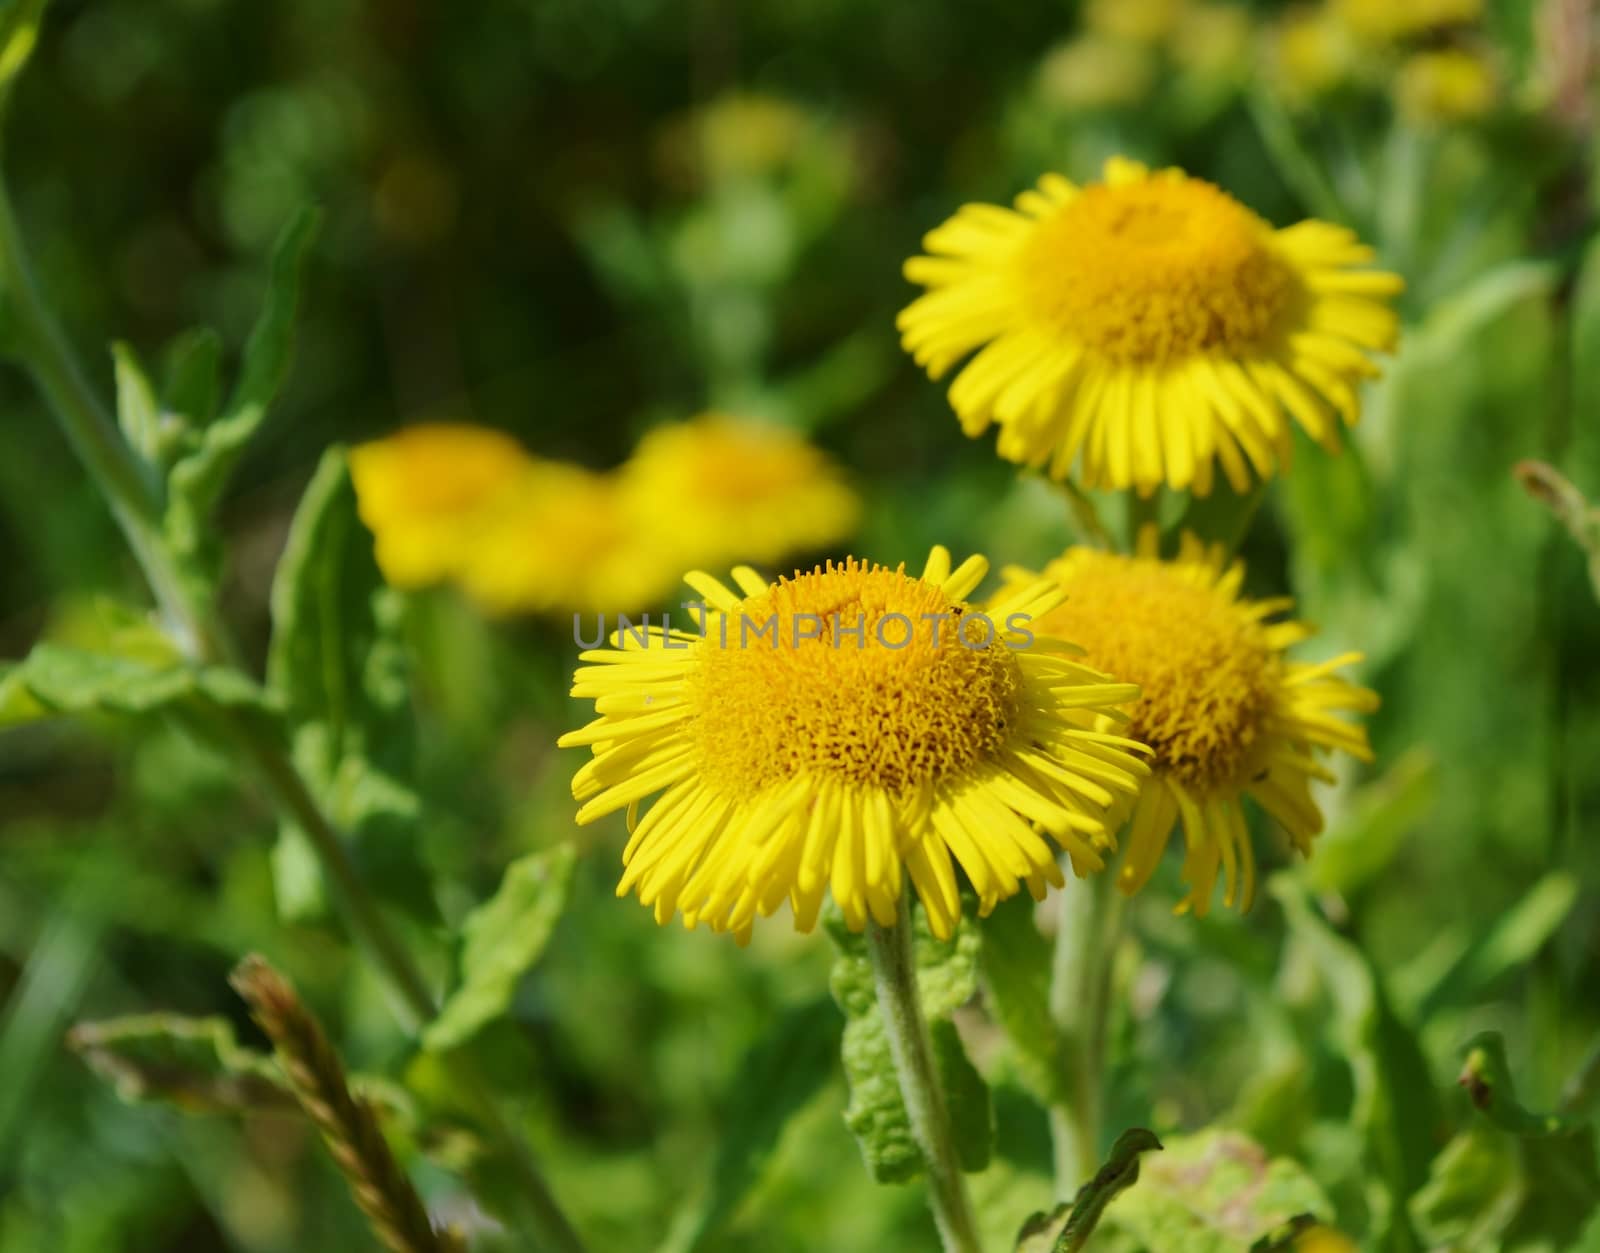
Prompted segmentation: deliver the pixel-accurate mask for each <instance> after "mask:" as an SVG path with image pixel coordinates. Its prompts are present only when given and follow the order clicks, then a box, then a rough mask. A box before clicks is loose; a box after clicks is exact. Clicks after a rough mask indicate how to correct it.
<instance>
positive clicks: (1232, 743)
mask: <svg viewBox="0 0 1600 1253" xmlns="http://www.w3.org/2000/svg"><path fill="white" fill-rule="evenodd" d="M1158 540H1159V536H1158V532H1157V531H1156V530H1155V528H1154V527H1147V528H1146V529H1145V530H1144V531H1143V532H1142V533H1141V535H1140V537H1139V545H1138V551H1137V553H1136V555H1134V556H1132V557H1126V556H1119V555H1116V554H1111V553H1105V552H1099V551H1096V550H1093V549H1087V548H1072V549H1068V550H1067V552H1066V553H1065V555H1063V556H1062V557H1060V558H1058V559H1056V560H1055V561H1053V562H1051V563H1050V564H1049V565H1048V566H1046V567H1045V569H1044V572H1043V575H1044V577H1045V578H1048V579H1051V580H1053V581H1055V582H1056V583H1058V584H1059V585H1060V586H1061V588H1062V589H1063V590H1064V591H1065V592H1066V595H1067V599H1066V602H1065V603H1064V604H1063V605H1061V606H1060V607H1059V608H1058V609H1056V610H1054V611H1053V612H1051V613H1048V614H1046V615H1045V616H1043V617H1042V618H1040V620H1039V622H1038V628H1037V629H1039V630H1041V631H1052V632H1056V633H1059V634H1063V635H1066V636H1069V637H1070V638H1071V639H1072V640H1073V641H1074V642H1076V643H1078V644H1081V645H1082V646H1083V648H1084V650H1085V658H1084V659H1085V661H1087V662H1088V663H1089V664H1090V665H1093V666H1095V667H1097V668H1101V669H1105V670H1107V671H1109V672H1110V673H1113V674H1116V675H1117V676H1118V677H1120V678H1125V679H1128V680H1129V681H1131V682H1134V683H1137V684H1138V685H1139V688H1140V696H1139V699H1138V700H1137V701H1136V702H1134V703H1133V704H1132V705H1130V706H1128V707H1127V712H1128V717H1129V721H1128V723H1127V725H1126V728H1125V731H1126V733H1127V734H1128V735H1130V736H1132V737H1133V738H1135V739H1138V740H1140V741H1142V742H1143V743H1145V744H1147V745H1149V746H1150V748H1151V749H1152V750H1153V751H1154V759H1153V762H1152V774H1151V776H1150V779H1149V781H1148V783H1147V784H1146V785H1145V786H1144V787H1143V788H1142V789H1141V791H1140V794H1139V798H1138V803H1137V804H1136V805H1135V806H1134V808H1133V812H1132V815H1131V818H1130V821H1129V829H1128V836H1127V852H1126V855H1125V857H1124V860H1123V865H1122V870H1121V873H1120V876H1119V882H1120V885H1121V887H1122V889H1123V891H1125V892H1128V893H1132V892H1135V891H1137V890H1138V889H1139V888H1141V887H1143V886H1144V884H1145V883H1146V882H1147V881H1148V880H1149V878H1150V876H1151V874H1152V873H1153V872H1154V870H1155V868H1156V865H1157V863H1158V862H1159V861H1160V859H1161V854H1162V852H1163V851H1164V850H1165V848H1166V846H1167V840H1168V837H1169V836H1170V835H1171V834H1172V829H1173V827H1174V826H1175V825H1176V824H1177V823H1178V821H1179V820H1180V819H1181V820H1182V823H1183V833H1184V840H1185V844H1186V848H1187V852H1186V855H1185V857H1184V863H1183V878H1184V881H1185V882H1186V883H1187V884H1188V885H1189V889H1190V890H1189V895H1188V897H1187V898H1186V899H1185V900H1184V901H1183V903H1182V904H1181V905H1180V907H1179V908H1180V909H1189V908H1192V909H1193V910H1194V911H1195V913H1196V914H1199V915H1204V914H1205V913H1206V911H1207V910H1208V908H1209V907H1210V903H1211V896H1212V892H1213V889H1214V887H1215V885H1216V881H1217V876H1218V872H1219V871H1220V872H1221V874H1222V876H1223V879H1224V884H1225V890H1224V895H1223V900H1224V903H1225V904H1227V905H1229V906H1232V905H1235V904H1238V905H1239V906H1240V908H1244V909H1247V908H1249V905H1250V901H1251V898H1252V896H1253V894H1254V890H1255V855H1254V853H1253V851H1252V849H1251V845H1250V837H1249V833H1248V831H1247V829H1246V826H1245V817H1244V810H1243V807H1242V805H1241V801H1242V800H1243V798H1244V797H1245V796H1250V797H1253V798H1254V799H1255V801H1256V803H1257V804H1259V805H1260V806H1261V807H1262V808H1263V809H1265V810H1266V811H1267V813H1269V814H1270V815H1271V816H1272V817H1273V818H1275V819H1277V821H1278V822H1279V823H1280V824H1281V825H1282V826H1283V828H1284V830H1285V831H1286V832H1287V833H1288V835H1289V840H1290V842H1291V844H1292V845H1293V847H1294V848H1295V850H1296V851H1298V852H1300V853H1305V854H1309V853H1310V851H1311V841H1312V838H1313V837H1314V836H1315V835H1317V833H1318V832H1319V831H1321V829H1322V814H1321V811H1320V810H1319V809H1318V808H1317V805H1316V802H1315V801H1314V800H1313V799H1312V797H1311V783H1312V781H1313V780H1324V781H1331V780H1332V778H1333V776H1332V775H1331V774H1330V773H1329V772H1328V770H1327V767H1326V766H1325V765H1323V764H1322V762H1321V761H1320V760H1318V757H1317V752H1318V750H1326V749H1341V750H1343V751H1344V752H1347V753H1349V754H1351V755H1352V756H1354V757H1357V758H1359V759H1361V760H1362V761H1370V760H1371V752H1370V750H1369V749H1368V747H1367V737H1366V732H1365V730H1364V729H1363V728H1362V727H1361V726H1359V725H1358V724H1356V723H1353V722H1349V721H1346V720H1344V719H1343V718H1340V717H1337V716H1336V714H1337V713H1338V712H1339V711H1356V712H1363V713H1365V712H1370V711H1372V710H1374V709H1376V708H1377V705H1378V699H1377V697H1376V695H1375V694H1374V693H1372V692H1370V691H1368V690H1367V689H1366V688H1363V687H1358V686H1357V685H1356V684H1354V683H1351V682H1350V681H1349V680H1347V679H1345V678H1343V677H1341V676H1340V675H1339V674H1338V673H1337V671H1338V670H1339V669H1340V668H1341V667H1343V666H1345V665H1348V664H1351V663H1353V662H1356V661H1358V660H1359V659H1360V658H1359V655H1358V654H1355V653H1349V654H1346V655H1344V656H1340V657H1334V658H1332V659H1331V660H1328V661H1323V662H1318V663H1315V664H1307V663H1303V662H1296V661H1290V660H1288V659H1287V658H1286V657H1285V656H1284V651H1285V650H1286V649H1287V648H1288V647H1289V646H1290V645H1292V644H1296V643H1299V642H1300V641H1302V640H1305V639H1308V638H1309V637H1310V636H1311V635H1312V634H1313V632H1312V629H1311V628H1310V627H1308V626H1306V625H1305V624H1303V623H1300V622H1295V621H1272V619H1273V618H1275V617H1276V616H1277V615H1279V614H1281V613H1283V612H1284V611H1286V610H1288V609H1289V608H1291V607H1292V605H1293V601H1291V600H1290V599H1288V598H1286V597H1285V598H1278V599H1272V600H1246V599H1243V598H1241V597H1240V596H1239V586H1240V584H1241V582H1242V581H1243V579H1244V567H1243V564H1242V563H1240V562H1237V561H1235V562H1232V563H1229V562H1228V561H1227V559H1226V558H1225V556H1224V554H1223V550H1222V549H1221V547H1220V546H1218V547H1214V548H1207V547H1206V546H1205V545H1204V544H1202V543H1201V542H1200V541H1199V540H1197V539H1195V538H1194V537H1193V536H1190V535H1185V536H1184V537H1183V540H1182V545H1181V549H1180V552H1179V555H1178V556H1177V558H1176V559H1174V560H1171V561H1164V560H1162V559H1161V557H1160V555H1159V553H1158V551H1157V544H1158ZM1038 577H1039V576H1038V575H1034V574H1032V573H1030V572H1028V571H1026V570H1009V571H1007V586H1008V587H1022V586H1027V585H1030V584H1031V583H1033V582H1034V581H1035V580H1036V579H1037V578H1038ZM1002 594H1003V593H1002Z"/></svg>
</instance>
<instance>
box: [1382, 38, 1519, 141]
mask: <svg viewBox="0 0 1600 1253" xmlns="http://www.w3.org/2000/svg"><path fill="white" fill-rule="evenodd" d="M1395 99H1396V101H1397V103H1398V104H1399V106H1400V111H1401V112H1402V113H1404V114H1405V115H1406V116H1407V117H1408V118H1410V119H1411V120H1412V121H1413V122H1417V123H1421V124H1423V125H1429V124H1438V123H1441V122H1444V123H1448V122H1462V121H1467V120H1469V119H1472V118H1479V117H1483V116H1484V115H1485V114H1486V113H1488V112H1489V110H1490V109H1492V108H1493V107H1494V99H1495V76H1494V70H1493V69H1492V68H1491V66H1490V65H1489V63H1488V61H1487V60H1485V59H1484V58H1483V57H1482V56H1479V55H1477V54H1476V53H1472V52H1468V51H1466V50H1464V49H1461V48H1441V49H1439V50H1437V51H1434V52H1418V53H1415V54H1414V55H1412V56H1410V57H1408V58H1406V62H1405V64H1404V65H1402V66H1401V67H1400V74H1399V77H1398V78H1397V79H1396V80H1395Z"/></svg>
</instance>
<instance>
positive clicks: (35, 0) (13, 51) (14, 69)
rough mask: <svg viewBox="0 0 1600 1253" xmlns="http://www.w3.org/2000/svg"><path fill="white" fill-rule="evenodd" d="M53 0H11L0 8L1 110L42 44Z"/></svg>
mask: <svg viewBox="0 0 1600 1253" xmlns="http://www.w3.org/2000/svg"><path fill="white" fill-rule="evenodd" d="M48 3H49V0H10V2H9V3H8V4H6V5H5V6H4V7H3V8H0V110H3V109H4V108H5V105H6V103H7V101H8V100H9V99H10V96H11V88H12V86H13V84H14V83H15V82H16V80H17V76H18V75H19V74H21V73H22V71H23V69H24V68H25V67H26V66H27V64H28V58H29V57H31V56H32V55H33V49H34V45H35V44H37V43H38V42H39V24H40V23H41V22H42V21H43V20H44V11H45V7H46V6H47V5H48Z"/></svg>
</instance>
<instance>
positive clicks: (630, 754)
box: [561, 548, 1147, 943]
mask: <svg viewBox="0 0 1600 1253" xmlns="http://www.w3.org/2000/svg"><path fill="white" fill-rule="evenodd" d="M987 569H988V564H987V563H986V562H985V561H984V560H983V559H982V558H981V557H973V558H969V559H968V560H967V561H966V562H964V563H963V564H962V565H961V566H960V567H959V568H957V569H955V570H952V569H951V566H950V554H949V553H948V552H947V551H945V550H944V549H942V548H936V549H934V550H933V552H932V554H931V555H930V556H929V558H928V563H927V565H926V567H925V568H924V569H923V571H922V574H921V576H920V577H919V576H913V575H910V574H907V573H906V572H905V567H904V566H901V567H899V568H898V569H893V570H891V569H888V568H886V567H883V566H876V565H868V564H865V563H862V562H858V561H855V560H854V559H850V560H847V561H846V562H844V564H842V565H836V564H834V563H832V562H829V563H828V564H827V565H826V566H819V567H817V568H816V569H813V570H811V571H809V572H807V573H796V574H795V575H794V576H792V577H791V578H785V579H782V580H780V581H779V582H778V583H776V584H769V583H768V582H767V580H765V579H764V578H762V577H761V576H759V575H757V574H756V573H755V572H754V571H753V570H751V569H749V568H748V567H740V568H738V569H736V570H735V571H734V573H733V578H734V582H735V584H736V585H737V587H738V591H734V590H733V589H732V588H729V587H727V586H725V585H724V584H723V583H721V582H719V581H718V580H716V579H714V578H712V577H710V576H709V575H705V574H700V573H695V574H690V575H689V576H688V577H687V582H688V583H689V584H690V586H691V587H693V588H694V589H695V591H696V592H698V593H699V594H700V596H701V597H702V598H703V599H704V601H705V602H706V605H707V609H706V611H705V615H704V618H703V619H702V622H703V631H702V632H701V633H694V632H683V631H671V632H667V631H664V630H662V629H659V628H658V629H654V630H653V631H652V632H651V633H650V634H649V635H648V636H645V637H642V638H641V637H640V636H639V635H637V634H633V633H623V632H618V633H617V634H616V635H615V636H614V637H613V639H612V647H610V648H606V649H599V650H595V651H592V652H587V653H584V654H583V655H582V660H583V661H585V662H587V663H588V664H587V665H585V666H583V667H582V668H580V669H579V670H578V672H577V674H576V676H575V678H574V684H573V689H572V694H573V695H574V696H578V697H583V698H586V699H592V700H594V702H595V708H596V710H597V712H598V713H599V715H600V716H599V717H598V718H597V719H595V721H593V722H591V723H590V724H589V725H588V726H586V727H584V728H583V729H582V730H581V731H574V732H571V733H569V734H567V735H565V736H563V737H562V738H561V744H562V745H563V746H568V747H570V746H580V745H584V746H589V747H590V748H591V749H592V750H593V754H594V755H593V756H592V757H591V759H590V760H589V761H588V762H587V763H586V764H585V765H584V766H583V767H582V768H581V769H580V770H579V771H578V772H577V775H576V776H575V777H574V779H573V782H572V790H573V795H574V796H575V797H576V798H577V799H578V800H580V801H582V802H583V804H582V807H581V808H580V809H579V810H578V821H579V822H580V823H587V822H591V821H593V820H594V819H596V818H599V817H601V816H602V815H604V814H608V813H612V812H614V811H617V810H621V809H627V810H628V815H629V827H630V829H631V831H632V838H631V839H630V840H629V841H628V846H627V848H626V850H625V851H624V852H623V855H622V858H623V863H624V865H625V867H626V871H625V873H624V874H623V877H622V881H621V883H620V884H619V885H618V887H617V894H618V895H619V896H620V895H625V894H626V893H628V892H630V891H635V892H637V893H638V895H639V899H640V901H641V902H642V903H644V904H646V905H649V906H652V907H653V908H654V910H655V916H656V921H657V922H659V923H662V924H665V923H666V922H667V921H668V919H670V918H671V917H672V915H673V914H674V913H681V914H682V915H683V920H684V923H685V924H686V925H688V926H694V925H695V924H696V923H699V922H705V923H707V924H708V925H710V926H711V927H712V928H713V929H714V930H717V931H731V932H733V933H734V934H735V935H736V936H737V937H738V938H739V940H740V942H741V943H743V942H744V941H745V940H747V939H748V938H749V935H750V930H751V927H752V925H753V923H754V920H755V918H756V916H757V915H758V914H759V915H763V916H764V915H769V914H771V913H773V912H774V911H775V910H777V909H778V908H779V906H781V905H782V904H783V902H784V901H785V900H787V901H788V902H789V904H790V907H791V908H792V910H793V912H794V919H795V925H796V926H797V927H798V928H799V929H800V930H801V931H809V930H810V929H811V928H812V926H813V925H814V924H815V922H816V918H817V912H818V910H819V909H820V908H821V904H822V898H823V895H824V893H825V892H827V891H828V890H829V889H830V888H831V890H832V893H833V898H834V900H835V901H836V902H837V903H838V905H839V908H840V910H841V911H842V912H843V914H844V917H845V920H846V921H847V922H848V924H849V925H850V927H851V928H853V929H854V930H857V931H859V930H861V929H863V928H864V926H865V925H866V921H867V919H868V918H869V917H871V918H873V919H875V920H876V921H877V922H878V923H879V924H881V925H885V926H887V925H890V924H892V923H893V922H894V921H895V918H896V911H897V906H898V902H899V898H900V894H901V892H902V890H903V880H904V877H906V876H909V878H910V880H911V883H912V885H913V886H914V887H915V889H916V891H917V893H918V894H919V895H920V896H921V898H922V902H923V905H924V907H925V908H926V910H927V915H928V921H929V924H930V926H931V927H932V929H933V931H934V933H935V934H936V935H939V936H941V937H948V936H949V935H951V934H952V932H953V931H954V929H955V925H956V922H957V920H958V918H959V916H960V911H961V903H960V899H959V895H958V892H959V889H958V883H957V877H956V870H955V867H956V865H958V864H959V866H960V867H961V869H962V870H963V871H964V872H965V874H966V877H967V878H968V879H969V880H970V881H971V883H972V886H973V887H974V888H975V889H976V891H977V894H978V898H979V903H980V909H982V910H983V911H984V912H987V911H988V910H989V909H991V908H993V906H994V905H995V903H996V902H997V901H999V900H1000V899H1001V898H1003V897H1007V896H1010V895H1012V894H1013V893H1015V892H1017V891H1018V890H1020V888H1022V887H1023V886H1024V885H1025V886H1026V887H1027V888H1028V889H1029V891H1030V892H1032V893H1033V895H1034V896H1035V897H1042V896H1043V894H1044V891H1045V885H1046V884H1050V883H1055V884H1059V883H1061V882H1062V881H1063V876H1062V873H1061V870H1060V868H1059V866H1058V865H1057V861H1056V856H1055V853H1054V850H1053V848H1052V846H1051V844H1050V842H1049V840H1047V839H1045V838H1044V836H1045V835H1048V836H1050V837H1051V838H1052V839H1054V841H1055V842H1056V843H1057V844H1059V845H1061V846H1062V847H1064V848H1065V849H1066V850H1067V851H1068V853H1069V854H1070V855H1071V858H1072V861H1073V865H1074V869H1075V870H1076V871H1077V872H1078V873H1079V874H1083V873H1087V872H1088V871H1090V870H1096V869H1100V868H1101V867H1102V866H1103V864H1104V862H1103V857H1102V854H1103V851H1104V850H1106V849H1107V848H1108V847H1110V845H1109V842H1108V838H1107V835H1106V831H1105V823H1106V814H1107V810H1108V808H1109V807H1111V806H1112V805H1115V804H1118V803H1120V804H1121V805H1123V806H1126V805H1128V804H1131V803H1132V800H1131V798H1132V796H1133V795H1134V793H1135V792H1136V790H1137V787H1138V781H1139V778H1140V776H1141V775H1142V774H1144V773H1147V771H1146V768H1145V767H1144V766H1143V765H1142V763H1141V762H1140V761H1139V760H1138V759H1137V758H1136V757H1134V756H1132V755H1130V753H1129V751H1128V750H1129V749H1130V748H1137V747H1138V746H1136V745H1132V744H1131V743H1130V742H1129V741H1127V740H1126V739H1123V738H1121V737H1119V736H1116V735H1112V734H1109V733H1107V732H1103V731H1097V730H1095V729H1092V728H1091V726H1090V724H1091V723H1094V722H1097V721H1103V722H1106V723H1109V722H1110V721H1111V720H1112V718H1113V714H1112V708H1111V707H1112V706H1113V705H1115V704H1116V703H1117V702H1122V701H1127V700H1129V699H1130V698H1131V697H1132V696H1134V695H1135V694H1136V689H1134V688H1132V687H1131V686H1129V685H1127V684H1123V683H1116V682H1112V681H1111V680H1109V679H1107V678H1106V677H1105V676H1104V675H1102V674H1099V673H1097V672H1096V671H1094V670H1091V669H1089V668H1088V667H1086V666H1084V665H1082V664H1080V663H1079V662H1077V661H1074V660H1072V655H1071V651H1070V650H1069V648H1068V646H1067V645H1065V644H1063V643H1061V642H1060V641H1052V640H1047V639H1044V638H1039V639H1038V640H1037V641H1034V642H1032V644H1031V647H1023V646H1022V645H1023V644H1026V643H1028V642H1029V641H1027V640H1026V639H1025V638H1024V637H1023V636H1022V635H1021V634H1020V633H1018V631H1017V630H1014V629H1008V628H1018V627H1020V629H1021V630H1026V623H1027V621H1028V620H1029V619H1030V618H1032V617H1037V616H1038V615H1040V614H1043V613H1045V612H1047V611H1049V610H1050V609H1052V608H1054V607H1055V606H1056V605H1058V604H1059V603H1060V601H1061V593H1060V591H1059V590H1058V589H1056V588H1055V587H1053V586H1051V585H1050V584H1048V583H1042V582H1038V581H1035V582H1032V583H1023V584H1019V585H1018V586H1017V587H1016V588H1015V589H1014V590H1013V592H1012V594H1011V595H1009V596H1006V597H1002V598H1000V599H998V600H997V601H996V603H995V604H994V605H993V606H992V607H991V608H990V610H989V617H988V618H986V619H983V620H982V621H980V620H979V619H978V618H976V617H972V616H969V615H970V614H971V613H972V609H971V607H970V606H969V605H968V604H967V597H968V596H969V595H970V594H971V592H972V590H973V589H974V588H975V587H976V586H977V584H978V583H979V582H980V581H981V580H982V579H983V576H984V574H985V572H986V571H987ZM1014 615H1024V617H1022V618H1017V617H1015V616H1014ZM663 791H664V795H662V796H661V797H660V798H659V799H658V800H657V801H656V802H655V803H654V805H653V806H652V807H651V808H650V810H649V811H648V812H647V813H646V814H644V816H643V817H642V818H640V817H638V814H637V806H638V805H639V803H640V802H641V801H642V800H644V799H645V798H646V797H649V796H651V795H652V794H654V793H656V792H663ZM1041 833H1043V834H1041ZM952 859H953V860H952Z"/></svg>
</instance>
